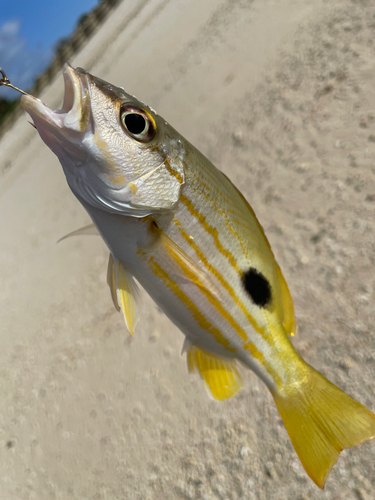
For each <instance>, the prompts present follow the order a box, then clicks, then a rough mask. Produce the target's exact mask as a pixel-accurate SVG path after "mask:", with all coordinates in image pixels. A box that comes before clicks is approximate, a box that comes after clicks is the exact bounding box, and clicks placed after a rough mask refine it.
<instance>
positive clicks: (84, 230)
mask: <svg viewBox="0 0 375 500" xmlns="http://www.w3.org/2000/svg"><path fill="white" fill-rule="evenodd" d="M88 234H90V235H99V231H98V230H97V229H96V226H95V224H88V225H87V226H84V227H80V228H79V229H76V230H75V231H72V232H71V233H68V234H66V235H65V236H63V237H62V238H60V239H59V240H57V243H60V241H63V240H66V239H67V238H70V237H71V236H81V235H88Z"/></svg>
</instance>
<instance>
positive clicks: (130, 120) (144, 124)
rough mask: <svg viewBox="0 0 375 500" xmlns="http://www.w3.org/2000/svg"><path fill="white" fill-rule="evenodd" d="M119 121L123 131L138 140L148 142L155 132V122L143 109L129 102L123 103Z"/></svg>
mask: <svg viewBox="0 0 375 500" xmlns="http://www.w3.org/2000/svg"><path fill="white" fill-rule="evenodd" d="M120 121H121V125H122V128H123V129H124V130H125V132H126V133H127V134H128V135H129V136H130V137H132V138H133V139H135V140H136V141H139V142H149V141H151V140H152V139H153V138H154V137H155V134H156V123H155V121H154V119H153V118H152V116H151V115H150V114H149V113H148V112H147V111H146V110H144V109H142V108H139V107H138V106H134V105H131V104H123V105H122V106H121V109H120Z"/></svg>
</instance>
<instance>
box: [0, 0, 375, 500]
mask: <svg viewBox="0 0 375 500" xmlns="http://www.w3.org/2000/svg"><path fill="white" fill-rule="evenodd" d="M374 40H375V3H374V2H373V1H370V0H369V1H366V0H362V1H361V0H357V1H354V0H353V1H351V0H330V1H323V0H314V1H311V0H253V1H251V0H247V1H245V0H242V1H241V0H238V1H235V2H234V1H233V0H220V1H219V0H206V1H201V0H190V1H182V0H181V1H179V0H173V1H172V0H169V1H168V0H165V1H160V0H149V1H140V0H138V1H130V0H125V1H124V2H123V3H122V4H121V5H120V6H119V7H118V8H117V10H116V11H114V12H113V13H112V15H111V16H110V18H108V19H107V21H106V23H105V24H104V25H103V26H102V27H101V29H100V31H99V32H98V33H97V34H96V35H95V37H94V38H93V39H92V40H91V41H90V42H89V43H88V45H87V46H86V47H85V48H84V49H83V51H82V52H81V53H80V54H79V55H78V56H77V57H76V58H75V59H74V60H73V61H71V62H72V64H73V65H74V66H76V65H78V66H82V67H84V68H86V69H88V70H90V71H91V72H92V73H94V74H95V75H97V76H100V77H102V78H104V79H106V80H108V81H110V82H112V83H114V84H116V85H119V86H124V87H125V89H126V90H127V91H128V92H130V93H134V94H136V95H137V96H138V97H139V98H141V99H142V100H144V101H145V102H147V103H149V104H150V105H151V106H152V107H153V108H155V109H157V111H158V112H159V113H160V114H161V115H163V116H164V117H165V118H166V119H167V120H168V121H170V123H171V124H172V125H173V126H175V128H177V129H178V130H179V131H180V132H181V133H182V134H184V135H185V136H186V137H187V138H188V139H189V140H191V142H193V143H194V144H195V145H196V146H197V147H198V148H200V149H201V150H202V151H203V152H204V153H205V154H207V155H208V157H209V158H210V159H211V160H213V161H214V163H215V164H216V165H217V166H218V167H219V168H221V169H222V170H223V171H224V172H225V173H226V174H227V175H229V176H230V177H231V179H232V180H233V181H234V182H235V184H237V185H238V186H240V187H241V189H242V191H243V193H244V194H245V196H246V197H247V199H248V200H249V201H250V203H251V204H252V206H253V208H254V209H255V211H256V213H257V214H258V216H259V219H260V221H261V223H262V224H263V226H264V228H265V230H266V234H267V235H268V237H269V239H270V241H271V244H272V247H273V249H274V252H275V254H276V256H277V259H278V262H279V263H280V265H281V268H282V269H283V271H284V274H285V276H286V279H287V281H288V283H289V286H290V288H291V291H292V295H293V297H294V300H295V306H296V314H297V320H298V323H299V334H298V336H297V337H296V338H295V340H294V342H295V345H296V346H297V348H298V350H299V351H300V353H301V354H302V355H303V356H304V357H305V359H307V360H308V361H309V362H310V363H311V364H313V365H314V366H315V367H316V368H318V369H319V370H321V371H322V373H323V374H325V375H326V376H327V377H329V378H330V379H331V380H332V381H333V382H335V383H336V384H337V385H339V386H340V387H342V388H343V389H344V390H345V391H347V392H348V393H349V394H351V395H353V396H355V397H356V398H357V399H359V400H360V401H361V402H363V403H364V404H366V405H367V406H368V407H369V408H371V409H372V410H373V411H374V410H375V381H374V374H375V340H374V339H375V337H374V323H375V314H374V307H373V300H374V274H373V266H374V261H375V253H374V252H375V244H374V231H375V221H374V210H375V165H374V158H375V83H374V82H375V79H374V76H375V65H374V60H375V41H374ZM5 69H6V68H5ZM14 83H15V84H17V82H14ZM61 98H62V78H61V77H59V78H58V79H57V80H56V82H54V83H53V84H52V85H51V86H50V87H49V88H48V89H47V91H46V92H45V94H44V95H43V100H44V101H45V102H46V103H47V104H49V105H51V106H52V107H58V105H59V103H60V102H61ZM0 151H1V157H0V175H1V181H0V182H1V184H0V235H1V239H0V245H1V246H0V248H1V259H0V280H1V287H0V300H1V313H0V314H1V323H0V336H1V351H0V498H1V499H4V500H16V499H17V500H18V499H25V500H26V499H30V500H40V499H42V500H44V499H46V500H53V499H56V500H65V499H77V500H78V499H79V500H86V499H87V500H89V499H90V500H112V499H131V500H133V499H134V500H141V499H142V500H151V499H157V500H159V499H160V500H172V499H177V500H179V499H185V500H193V499H204V500H237V499H249V500H255V499H259V500H266V499H275V500H284V499H285V500H294V499H297V500H308V499H310V500H313V499H327V500H328V499H330V500H343V499H348V500H349V499H350V500H351V499H359V500H366V499H373V498H374V487H375V465H374V463H375V442H372V443H366V444H364V445H362V446H360V447H357V448H355V449H352V450H349V451H346V452H344V453H343V454H342V456H341V457H340V459H339V461H338V464H337V465H336V467H335V468H334V470H333V472H332V474H331V476H330V478H329V480H328V483H327V486H326V490H325V492H322V491H320V490H319V489H318V488H317V487H316V486H315V485H314V484H313V483H312V482H311V481H310V479H309V478H308V477H307V475H306V474H305V472H304V470H303V469H302V466H301V465H300V463H299V461H298V459H297V456H296V454H295V452H294V450H293V449H292V446H291V444H290V442H289V439H288V437H287V434H286V431H285V429H284V427H283V425H282V422H281V419H280V417H279V416H278V414H277V411H276V408H275V406H274V403H273V401H272V398H271V396H270V394H269V393H268V391H267V389H266V388H265V387H264V386H263V385H262V383H261V382H260V381H259V380H258V379H257V378H256V376H255V375H254V374H252V373H251V372H248V373H247V374H246V387H245V389H244V390H243V391H242V393H240V395H239V396H238V397H236V398H234V399H232V400H229V401H227V402H225V403H221V404H220V403H216V402H214V401H211V400H210V399H209V398H208V397H207V394H206V391H205V388H204V387H203V384H202V383H201V381H200V380H199V379H197V378H196V377H191V376H189V375H188V373H187V369H186V360H185V357H184V356H180V350H181V346H182V340H183V339H182V335H181V334H180V333H179V332H178V331H177V329H176V328H175V327H174V326H173V325H171V324H170V322H169V320H168V319H167V318H166V317H164V316H163V314H162V313H161V312H160V311H159V310H158V309H157V308H156V306H154V305H153V304H152V302H151V300H150V299H149V298H148V297H147V295H146V294H145V293H144V296H143V301H142V302H143V306H142V311H141V321H140V322H139V324H138V328H137V331H136V334H135V335H134V338H133V339H131V338H129V336H128V334H127V332H126V331H125V327H124V325H123V321H122V318H121V316H120V315H119V314H118V313H117V312H116V311H115V309H114V307H113V305H112V303H111V298H110V294H109V290H108V289H107V285H106V264H107V253H108V252H107V251H106V249H105V247H104V244H103V243H102V242H101V241H100V239H99V238H97V237H94V236H87V237H77V238H75V239H69V240H66V241H64V242H62V243H60V244H58V245H57V244H56V241H57V240H58V238H60V237H61V236H63V235H65V234H66V233H68V232H70V231H72V230H74V229H76V228H78V227H80V226H82V225H84V224H86V223H88V222H89V221H88V217H87V215H86V214H85V212H84V210H83V209H82V208H81V206H80V205H79V204H78V202H77V201H76V200H75V198H74V197H73V195H72V194H71V193H70V191H69V189H68V187H67V185H66V182H65V178H64V176H63V173H62V170H61V167H60V165H59V164H58V162H57V160H56V158H55V157H54V156H53V154H52V153H50V152H49V150H48V149H47V148H46V147H45V146H44V144H43V143H42V142H41V140H40V139H39V137H38V135H37V133H36V131H35V130H34V129H32V128H31V127H30V126H29V125H28V123H27V118H26V116H25V117H22V118H21V119H20V120H19V121H18V122H17V123H16V125H15V126H14V127H13V129H12V130H11V131H9V133H8V134H7V135H6V136H4V137H3V138H2V140H1V142H0Z"/></svg>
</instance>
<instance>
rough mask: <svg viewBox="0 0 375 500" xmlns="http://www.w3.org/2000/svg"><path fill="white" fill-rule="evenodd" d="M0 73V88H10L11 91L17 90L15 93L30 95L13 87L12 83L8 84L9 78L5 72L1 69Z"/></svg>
mask: <svg viewBox="0 0 375 500" xmlns="http://www.w3.org/2000/svg"><path fill="white" fill-rule="evenodd" d="M0 73H1V74H2V77H1V79H0V87H1V86H2V85H4V87H10V88H11V89H14V90H17V92H21V94H24V95H30V94H28V93H27V92H24V91H23V90H21V89H19V88H17V87H15V86H14V85H13V84H12V83H10V80H9V78H8V77H7V75H6V74H5V71H4V70H3V69H2V68H0Z"/></svg>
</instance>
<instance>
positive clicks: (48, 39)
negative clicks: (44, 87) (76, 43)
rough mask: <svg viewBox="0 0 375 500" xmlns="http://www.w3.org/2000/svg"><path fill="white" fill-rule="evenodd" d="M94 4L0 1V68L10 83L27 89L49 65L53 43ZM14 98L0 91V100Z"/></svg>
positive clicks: (84, 1)
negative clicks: (1, 98)
mask: <svg viewBox="0 0 375 500" xmlns="http://www.w3.org/2000/svg"><path fill="white" fill-rule="evenodd" d="M97 4H98V0H64V1H60V0H59V1H54V0H49V1H48V0H0V67H1V68H3V69H4V71H5V72H6V74H7V76H8V78H9V79H10V81H11V82H12V83H14V85H16V86H17V87H20V88H21V89H27V88H28V87H30V86H31V85H32V84H33V81H34V78H35V77H36V76H37V75H38V74H39V73H40V72H41V71H43V69H44V68H46V66H48V63H49V62H50V61H51V59H52V57H53V48H54V46H55V44H56V42H57V41H58V40H59V39H61V38H64V37H66V36H68V35H69V34H70V33H71V32H72V31H73V30H74V27H75V25H76V22H77V20H78V19H79V17H80V16H81V15H82V14H83V13H85V12H89V11H90V10H91V9H92V8H93V7H95V6H96V5H97ZM18 95H19V94H17V93H16V92H14V91H11V90H10V89H6V88H3V87H0V97H5V98H9V99H14V98H16V97H17V96H18Z"/></svg>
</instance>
